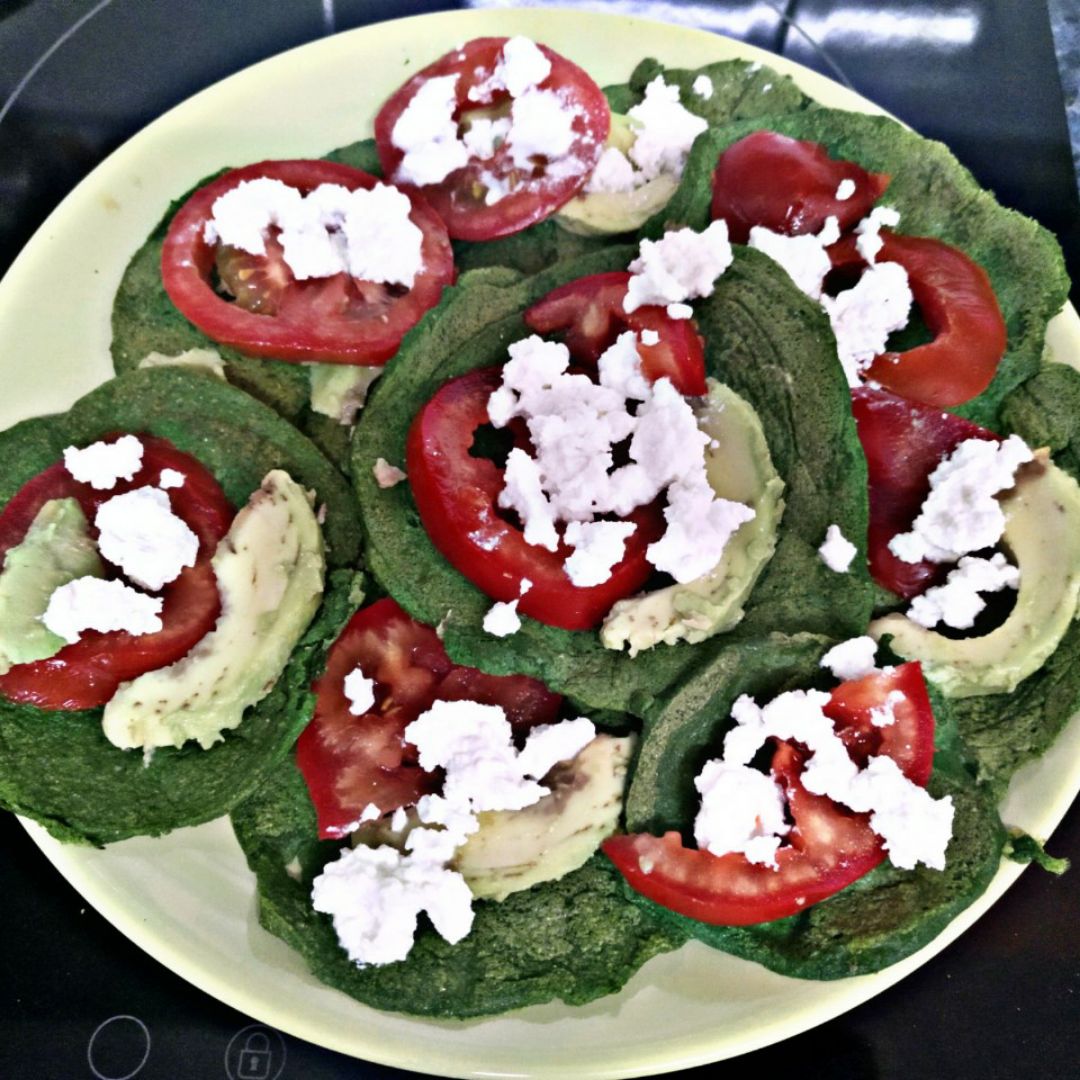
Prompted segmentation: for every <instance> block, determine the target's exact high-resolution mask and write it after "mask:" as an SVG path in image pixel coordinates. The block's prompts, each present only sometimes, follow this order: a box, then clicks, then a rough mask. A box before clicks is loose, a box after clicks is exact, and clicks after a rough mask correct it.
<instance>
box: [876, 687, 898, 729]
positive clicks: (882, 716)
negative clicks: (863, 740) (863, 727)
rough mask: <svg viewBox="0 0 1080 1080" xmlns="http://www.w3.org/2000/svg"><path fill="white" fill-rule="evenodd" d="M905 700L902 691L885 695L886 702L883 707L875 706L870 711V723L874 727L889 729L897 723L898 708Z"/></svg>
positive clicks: (894, 691)
mask: <svg viewBox="0 0 1080 1080" xmlns="http://www.w3.org/2000/svg"><path fill="white" fill-rule="evenodd" d="M903 700H904V694H903V691H901V690H890V691H889V692H888V693H887V694H886V695H885V702H884V704H882V705H875V706H874V707H873V708H872V709H871V710H870V723H871V724H873V725H874V727H889V726H890V725H891V724H895V723H896V706H897V705H899V704H901V703H902V702H903Z"/></svg>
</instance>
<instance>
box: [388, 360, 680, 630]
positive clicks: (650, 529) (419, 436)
mask: <svg viewBox="0 0 1080 1080" xmlns="http://www.w3.org/2000/svg"><path fill="white" fill-rule="evenodd" d="M501 384H502V369H501V368H498V367H493V368H484V369H481V370H479V371H471V372H469V373H468V374H466V375H462V376H460V377H459V378H457V379H452V380H451V381H450V382H448V383H446V385H445V386H443V387H441V388H440V389H439V390H438V391H437V393H436V394H435V396H434V397H433V398H432V399H431V400H430V401H429V402H428V403H427V404H426V405H425V406H424V407H423V409H421V410H420V412H419V413H418V414H417V416H416V419H415V420H414V421H413V424H412V427H411V428H410V430H409V437H408V442H407V444H406V450H405V459H406V466H405V467H406V471H407V472H408V475H409V484H410V486H411V488H412V493H413V498H414V499H415V500H416V507H417V510H418V511H419V513H420V520H421V521H422V522H423V523H424V528H425V529H426V530H427V533H428V536H430V537H431V541H432V543H433V544H434V545H435V546H436V547H437V548H438V549H439V551H440V552H442V554H443V556H444V557H445V558H446V559H447V561H448V562H449V563H450V564H451V565H452V566H453V567H454V568H455V569H457V570H458V571H460V572H461V573H462V574H464V576H465V577H467V578H468V579H469V580H470V581H471V582H472V583H473V584H474V585H476V586H477V587H478V588H479V589H482V590H483V591H484V592H485V593H487V595H488V596H491V597H493V598H494V599H496V600H503V601H510V600H516V599H518V597H519V596H520V595H521V583H522V581H523V580H525V579H528V580H529V581H531V582H532V587H531V588H530V589H529V590H528V591H527V592H526V593H525V595H524V596H521V599H520V603H519V605H518V610H519V611H520V612H521V613H522V614H524V615H529V616H531V617H532V618H534V619H537V620H539V621H540V622H543V623H547V624H548V625H549V626H558V627H561V628H562V629H564V630H587V629H590V628H592V627H594V626H596V625H597V624H598V623H599V622H600V620H601V619H602V618H603V617H604V616H605V615H606V614H607V613H608V611H609V610H610V609H611V605H612V604H614V603H615V601H616V600H620V599H622V598H623V597H625V596H629V595H630V594H631V593H634V592H637V591H638V590H639V589H640V588H641V587H642V586H643V585H644V584H645V582H646V580H647V579H648V578H649V576H650V574H651V573H652V567H651V566H650V565H649V563H648V561H647V560H646V558H645V551H646V548H647V547H648V546H649V544H651V543H652V542H653V541H655V540H657V539H659V537H660V536H661V534H662V533H663V528H664V521H663V516H662V513H661V511H660V510H659V509H658V507H657V506H656V504H652V505H650V506H647V507H640V508H639V509H637V510H635V511H633V513H631V514H629V515H628V516H627V517H626V518H625V520H626V521H632V522H634V524H635V525H637V528H636V529H635V530H634V532H633V533H632V534H631V535H630V538H629V539H628V540H627V541H626V550H625V554H624V556H623V558H622V559H621V560H620V561H619V562H618V563H616V565H615V566H614V567H613V569H612V571H611V576H610V578H609V579H608V580H607V581H605V582H603V583H602V584H600V585H591V586H587V587H580V586H577V585H574V584H572V583H571V581H570V578H569V577H568V576H567V573H566V571H565V570H564V569H563V563H564V562H565V561H566V559H567V557H568V556H569V555H570V554H571V553H572V549H571V548H569V547H567V546H566V545H565V544H563V543H561V542H560V544H559V546H558V548H557V550H555V551H548V550H547V549H546V548H542V547H538V546H536V545H533V544H529V543H526V541H525V534H524V532H523V531H522V529H521V528H520V527H519V526H518V525H516V524H513V523H512V522H511V521H509V520H507V518H505V517H504V516H503V515H502V512H501V511H500V510H499V507H498V501H497V500H498V497H499V493H500V492H501V491H502V489H503V470H502V469H501V468H499V467H498V466H497V465H496V464H495V463H494V462H492V461H489V460H487V459H485V458H479V457H473V456H472V454H471V453H470V452H469V451H470V449H471V448H472V445H473V440H474V436H475V434H476V431H477V429H478V428H480V427H482V426H483V425H484V424H486V423H488V411H487V403H488V398H489V397H490V396H491V394H492V392H493V391H495V390H497V389H498V388H499V386H500V385H501Z"/></svg>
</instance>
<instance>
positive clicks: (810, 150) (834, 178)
mask: <svg viewBox="0 0 1080 1080" xmlns="http://www.w3.org/2000/svg"><path fill="white" fill-rule="evenodd" d="M845 181H850V182H851V183H853V184H854V185H855V189H854V191H853V193H852V194H851V195H850V196H849V197H848V198H846V199H839V198H837V194H836V193H837V191H838V190H839V188H840V185H841V184H842V183H844V182H845ZM888 184H889V177H888V176H887V175H886V174H885V173H872V172H867V171H866V169H864V168H862V166H860V165H856V164H855V163H854V162H853V161H844V160H837V159H833V158H831V157H829V155H828V152H827V151H826V150H825V147H823V146H822V145H821V144H820V143H814V142H806V141H804V140H802V139H792V138H790V137H789V136H787V135H780V134H778V133H777V132H775V131H755V132H753V134H750V135H747V136H746V137H745V138H743V139H740V140H739V141H738V142H736V143H732V144H731V146H729V147H728V148H727V149H726V150H725V151H724V152H723V153H722V154H721V155H720V157H719V159H718V160H717V162H716V169H715V170H714V172H713V180H712V187H713V197H712V216H713V218H714V219H717V218H722V219H723V220H724V221H726V222H727V224H728V231H729V235H730V237H731V240H732V242H733V243H736V244H745V243H746V242H747V240H749V238H750V230H751V228H753V226H755V225H762V226H764V227H765V228H766V229H771V230H772V231H773V232H777V233H782V234H783V235H785V236H801V235H803V234H806V233H818V232H820V231H821V228H822V226H823V225H824V224H825V220H826V218H829V217H835V218H836V219H837V222H838V224H839V226H840V231H841V232H844V231H845V230H846V229H850V228H852V227H853V226H854V225H855V224H856V223H857V222H859V221H861V220H862V218H864V217H865V216H866V215H867V213H868V212H869V211H870V208H871V207H872V206H873V205H874V203H875V202H876V201H877V200H878V198H880V196H881V195H882V193H883V192H884V191H885V189H886V187H888ZM845 186H850V185H845Z"/></svg>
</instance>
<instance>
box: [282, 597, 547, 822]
mask: <svg viewBox="0 0 1080 1080" xmlns="http://www.w3.org/2000/svg"><path fill="white" fill-rule="evenodd" d="M357 666H359V667H360V669H361V670H362V671H363V672H364V674H365V675H367V677H368V678H369V679H373V680H374V682H375V706H374V708H372V709H371V710H370V711H369V712H366V713H364V714H363V715H360V716H356V715H353V714H352V713H350V712H349V700H348V698H346V697H345V692H344V680H345V676H346V675H348V674H349V673H350V672H351V671H353V670H354V669H355V668H356V667H357ZM313 689H314V691H315V695H316V697H315V715H314V717H313V719H312V721H311V723H310V724H309V725H308V726H307V727H306V728H305V729H304V732H303V733H302V734H301V736H300V739H299V741H298V742H297V744H296V763H297V765H298V766H299V768H300V771H301V772H302V773H303V775H304V779H305V781H306V782H307V786H308V791H309V792H310V794H311V801H312V802H313V803H314V805H315V810H316V813H317V815H318V819H319V836H320V838H321V839H324V840H326V839H335V838H340V837H342V836H344V835H346V834H347V833H348V832H350V831H351V829H352V828H355V823H356V822H357V821H358V820H359V818H360V815H361V813H362V812H363V810H364V808H365V807H366V806H367V805H368V804H369V803H374V804H375V805H376V806H377V807H378V808H379V810H380V811H382V812H383V813H389V812H390V811H391V810H396V809H397V808H398V807H400V806H410V805H412V804H413V803H415V802H416V800H417V799H419V798H420V796H421V795H424V794H427V793H429V792H431V791H434V790H435V789H436V788H437V787H438V780H439V778H438V776H437V775H436V774H434V773H428V772H425V771H424V770H423V769H421V768H420V766H419V765H418V764H417V760H416V751H415V749H414V748H413V747H412V746H410V745H409V744H408V743H406V742H405V740H404V732H405V728H406V727H408V725H409V724H410V723H411V722H412V721H413V720H415V719H416V718H417V717H418V716H419V715H420V714H421V713H422V712H425V711H426V710H427V709H429V708H430V707H431V704H432V702H433V701H436V700H443V701H460V700H469V701H479V702H480V703H481V704H485V705H500V706H502V707H503V709H505V710H506V715H507V718H508V719H509V721H510V723H511V724H512V725H513V726H514V729H515V730H516V731H524V730H527V729H528V728H530V727H533V726H535V725H537V724H549V723H554V722H555V720H556V719H557V717H558V712H559V708H560V707H561V705H562V698H561V697H560V696H559V695H558V694H552V693H551V692H550V691H548V689H547V688H546V687H545V686H544V685H543V684H542V683H539V682H537V681H536V680H535V679H530V678H527V677H526V676H524V675H510V676H498V675H485V674H484V673H482V672H480V671H477V670H475V669H474V668H466V667H458V666H456V665H455V664H452V663H451V662H450V659H449V657H448V656H447V655H446V651H445V650H444V649H443V646H442V642H441V641H440V640H439V638H438V635H437V634H436V633H435V631H434V630H432V629H431V627H429V626H424V625H423V623H418V622H416V621H415V620H413V619H411V618H409V616H408V615H406V614H405V612H404V611H402V610H401V608H400V607H398V605H397V604H396V603H395V602H394V601H393V600H389V599H387V600H379V601H377V602H376V603H374V604H371V605H370V606H369V607H366V608H362V609H361V610H360V611H358V612H357V613H356V614H355V615H354V616H353V617H352V619H350V620H349V623H348V625H347V626H346V627H345V629H344V630H343V631H342V632H341V635H340V636H339V637H338V639H337V641H335V642H334V644H333V646H332V647H331V649H330V652H329V655H328V656H327V661H326V671H325V673H324V674H323V675H322V677H321V678H320V679H318V680H317V681H316V683H315V684H314V687H313Z"/></svg>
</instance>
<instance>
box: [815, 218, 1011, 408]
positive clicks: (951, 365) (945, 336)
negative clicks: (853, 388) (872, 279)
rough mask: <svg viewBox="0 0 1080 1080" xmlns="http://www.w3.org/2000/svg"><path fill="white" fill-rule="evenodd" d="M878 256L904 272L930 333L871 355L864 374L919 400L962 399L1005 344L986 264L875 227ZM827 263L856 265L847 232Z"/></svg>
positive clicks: (977, 389) (927, 240) (987, 377)
mask: <svg viewBox="0 0 1080 1080" xmlns="http://www.w3.org/2000/svg"><path fill="white" fill-rule="evenodd" d="M881 239H882V241H883V242H884V243H883V246H882V249H881V251H880V252H879V253H878V255H877V261H878V262H895V263H899V264H900V265H901V266H902V267H903V268H904V269H905V270H906V271H907V273H908V282H909V284H910V285H911V293H912V296H913V297H914V299H915V303H916V304H918V305H919V310H920V311H921V312H922V317H923V320H924V321H925V323H926V325H927V328H928V329H929V330H930V333H931V334H933V336H934V337H933V340H932V341H930V342H929V343H927V344H926V345H917V346H915V348H912V349H906V350H905V351H904V352H885V353H882V354H881V355H880V356H877V357H875V358H874V361H873V363H872V364H871V365H870V367H869V368H868V369H867V370H866V373H865V377H866V378H867V379H868V380H869V381H872V382H876V383H879V384H880V385H881V386H884V387H885V388H886V389H888V390H892V391H893V393H896V394H900V395H901V396H902V397H906V398H908V399H910V400H911V401H917V402H920V403H922V404H924V405H936V406H938V407H941V408H944V407H948V406H952V405H962V404H963V403H964V402H965V401H970V400H971V399H972V398H973V397H975V396H976V395H978V394H981V393H982V392H983V391H984V390H985V389H986V388H987V387H988V386H989V385H990V382H991V380H992V379H993V378H994V374H995V373H996V372H997V369H998V365H999V364H1000V363H1001V358H1002V357H1003V356H1004V355H1005V349H1006V347H1007V345H1008V334H1007V332H1006V328H1005V319H1004V317H1003V316H1002V314H1001V308H1000V307H999V306H998V302H997V297H996V296H995V295H994V288H993V286H992V285H991V284H990V279H989V278H988V277H987V276H986V271H985V270H983V268H982V267H981V266H979V265H978V264H977V263H975V262H973V261H972V260H971V259H969V258H968V257H967V256H966V255H965V254H964V253H963V252H962V251H960V250H959V249H957V248H954V247H952V246H951V245H949V244H945V243H943V242H942V241H940V240H935V239H933V238H932V237H928V236H905V235H903V234H901V233H894V232H890V231H889V230H888V229H883V230H882V231H881ZM829 255H830V257H831V258H832V263H833V266H834V267H835V268H837V269H846V268H850V267H853V266H859V265H861V264H862V261H863V260H862V257H861V256H860V255H859V253H858V250H857V248H856V246H855V238H854V237H850V236H849V237H846V238H844V239H842V240H841V241H839V243H837V244H834V245H833V246H832V247H831V248H830V249H829Z"/></svg>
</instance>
